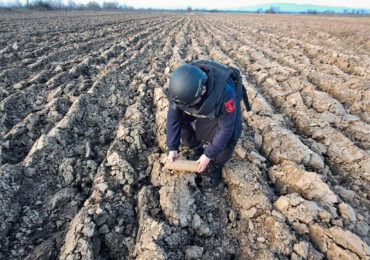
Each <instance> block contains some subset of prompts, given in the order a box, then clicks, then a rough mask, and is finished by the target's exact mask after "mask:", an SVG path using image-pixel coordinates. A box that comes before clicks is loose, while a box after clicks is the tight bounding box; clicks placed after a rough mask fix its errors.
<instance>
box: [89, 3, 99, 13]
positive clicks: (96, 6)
mask: <svg viewBox="0 0 370 260" xmlns="http://www.w3.org/2000/svg"><path fill="white" fill-rule="evenodd" d="M86 7H87V9H89V10H92V11H98V10H100V5H99V3H98V2H88V3H87V5H86Z"/></svg>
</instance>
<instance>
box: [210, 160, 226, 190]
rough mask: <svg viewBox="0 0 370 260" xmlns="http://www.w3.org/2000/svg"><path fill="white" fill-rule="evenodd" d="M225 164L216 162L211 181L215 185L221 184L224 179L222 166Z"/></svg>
mask: <svg viewBox="0 0 370 260" xmlns="http://www.w3.org/2000/svg"><path fill="white" fill-rule="evenodd" d="M223 166H224V165H223V164H215V165H214V166H213V169H212V172H211V183H212V184H213V185H215V186H217V185H218V184H220V182H221V180H222V167H223Z"/></svg>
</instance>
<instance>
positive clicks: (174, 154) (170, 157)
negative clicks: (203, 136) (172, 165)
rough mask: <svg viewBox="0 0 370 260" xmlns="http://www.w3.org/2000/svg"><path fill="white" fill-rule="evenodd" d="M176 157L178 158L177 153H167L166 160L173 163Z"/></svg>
mask: <svg viewBox="0 0 370 260" xmlns="http://www.w3.org/2000/svg"><path fill="white" fill-rule="evenodd" d="M178 157H179V155H178V154H177V151H170V152H169V153H168V157H167V160H168V161H170V162H173V161H175V160H176V159H177V158H178Z"/></svg>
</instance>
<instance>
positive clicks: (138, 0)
mask: <svg viewBox="0 0 370 260" xmlns="http://www.w3.org/2000/svg"><path fill="white" fill-rule="evenodd" d="M14 1H15V0H0V3H1V2H3V3H7V2H14ZM20 1H21V2H25V1H26V0H20ZM31 1H32V0H31ZM67 1H68V0H64V2H67ZM74 1H75V3H84V4H86V3H88V2H90V1H96V2H99V3H103V2H104V1H106V2H113V1H114V0H74ZM116 2H118V3H120V4H127V5H129V6H133V7H136V8H140V7H144V8H149V7H152V8H185V7H187V6H191V7H192V8H208V9H213V8H215V9H216V8H217V9H221V8H234V7H245V6H251V5H258V4H266V3H295V4H314V5H327V6H344V7H352V8H365V9H370V0H352V1H348V0H327V1H322V0H249V1H248V0H247V1H246V0H244V1H243V0H203V1H199V0H124V1H122V0H121V1H119V0H117V1H116Z"/></svg>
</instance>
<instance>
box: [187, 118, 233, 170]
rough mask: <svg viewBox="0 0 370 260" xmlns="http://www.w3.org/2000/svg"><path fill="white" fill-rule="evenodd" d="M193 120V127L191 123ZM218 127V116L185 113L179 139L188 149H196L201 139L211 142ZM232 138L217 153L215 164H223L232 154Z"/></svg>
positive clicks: (200, 143)
mask: <svg viewBox="0 0 370 260" xmlns="http://www.w3.org/2000/svg"><path fill="white" fill-rule="evenodd" d="M194 120H195V129H194V128H193V126H192V125H191V124H192V122H193V121H194ZM217 128H218V118H215V119H208V118H196V117H193V116H190V115H187V114H185V116H184V118H183V121H182V128H181V140H182V142H183V143H184V144H185V145H186V146H187V147H189V148H190V149H197V148H199V147H200V146H201V145H202V141H206V142H211V141H212V139H213V137H214V135H215V134H216V131H217ZM235 145H236V143H235V141H234V140H233V138H231V140H230V141H229V143H228V144H227V145H226V147H225V148H224V149H223V150H222V151H221V152H220V153H219V154H217V156H216V158H215V159H214V160H212V161H213V163H214V164H215V165H223V164H224V163H226V162H227V161H228V160H229V159H230V158H231V156H232V154H233V151H234V149H235Z"/></svg>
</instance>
